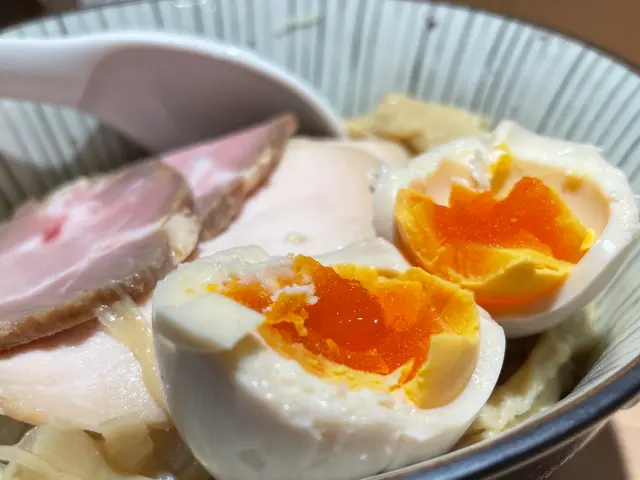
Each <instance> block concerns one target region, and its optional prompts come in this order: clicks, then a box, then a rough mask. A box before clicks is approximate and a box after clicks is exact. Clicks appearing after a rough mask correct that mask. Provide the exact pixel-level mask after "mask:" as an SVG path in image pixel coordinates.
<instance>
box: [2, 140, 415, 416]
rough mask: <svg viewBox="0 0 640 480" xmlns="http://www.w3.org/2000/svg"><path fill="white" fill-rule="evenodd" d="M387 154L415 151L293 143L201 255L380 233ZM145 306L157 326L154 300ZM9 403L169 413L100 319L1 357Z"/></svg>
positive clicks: (42, 409)
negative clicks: (378, 199)
mask: <svg viewBox="0 0 640 480" xmlns="http://www.w3.org/2000/svg"><path fill="white" fill-rule="evenodd" d="M381 159H384V160H385V161H388V162H390V163H403V162H406V161H407V160H408V157H407V156H406V153H404V152H403V151H402V150H399V149H397V148H396V147H395V146H393V145H390V144H387V143H383V142H380V143H375V142H340V143H336V142H333V141H332V142H321V141H311V140H299V139H294V140H292V141H291V142H289V146H288V147H287V150H286V154H285V155H284V157H283V159H282V161H281V163H280V164H279V165H278V166H277V167H276V169H275V170H274V172H273V173H272V175H271V176H270V178H269V181H268V182H267V183H265V184H264V185H263V186H262V187H261V188H259V189H258V190H257V191H256V192H255V193H254V194H253V196H252V197H251V198H250V199H249V201H248V203H247V204H246V206H245V208H244V209H243V210H242V212H241V213H240V215H239V217H238V219H237V220H236V221H235V222H234V223H233V224H232V225H231V227H230V228H229V229H228V230H227V231H226V232H225V233H224V234H223V235H221V236H219V237H218V238H216V239H214V240H212V241H209V242H204V243H201V244H200V246H201V250H202V252H201V254H207V253H212V252H213V251H215V250H217V249H222V248H229V247H233V246H240V245H247V244H257V245H260V246H262V247H263V248H265V249H266V250H267V251H269V252H270V253H272V254H278V253H289V252H292V253H307V254H315V253H321V252H324V251H328V250H332V249H335V248H336V247H338V246H340V245H344V244H347V243H349V242H351V241H356V240H359V239H365V238H368V237H370V236H372V235H373V227H372V226H371V223H372V218H371V216H372V199H371V193H370V190H369V181H368V174H369V171H370V169H371V167H374V166H376V165H378V164H379V163H380V162H381ZM292 234H293V235H292ZM296 234H297V236H296ZM139 303H140V317H141V318H142V320H143V321H144V322H147V325H149V327H150V314H149V312H150V308H149V304H148V303H144V302H139ZM0 408H1V409H2V411H3V412H4V413H5V414H7V415H10V416H11V417H14V418H16V419H19V420H22V421H26V422H28V423H32V424H39V423H43V422H45V421H47V420H50V419H52V418H61V419H65V420H69V421H72V422H74V423H76V424H77V423H79V424H81V425H84V426H87V427H88V428H90V427H91V426H92V425H93V426H95V425H99V424H100V423H102V422H104V421H107V420H109V419H112V418H116V417H119V416H122V415H126V414H132V413H136V414H138V415H139V416H140V418H141V419H143V420H144V421H145V422H149V423H160V422H163V421H166V420H168V419H167V417H166V414H165V412H164V411H163V409H162V408H161V406H158V403H156V402H155V401H154V399H153V397H152V396H151V395H150V393H149V392H148V390H147V389H146V387H145V384H144V381H143V375H142V371H141V367H140V364H139V363H138V362H137V361H136V358H135V357H134V355H133V353H132V351H131V350H130V349H129V348H127V347H126V346H125V345H123V344H122V343H120V342H119V341H118V340H116V339H115V338H114V337H112V336H111V335H109V334H108V333H107V332H105V331H104V330H103V329H102V328H101V327H100V325H99V324H98V323H97V322H92V323H88V324H85V325H82V326H80V327H77V328H75V329H73V330H70V331H67V332H62V333H60V334H58V335H56V336H55V337H51V338H49V339H45V340H44V341H40V342H39V343H34V344H31V345H25V346H24V347H22V348H21V349H19V350H17V351H14V352H10V353H8V354H5V355H4V357H1V358H0Z"/></svg>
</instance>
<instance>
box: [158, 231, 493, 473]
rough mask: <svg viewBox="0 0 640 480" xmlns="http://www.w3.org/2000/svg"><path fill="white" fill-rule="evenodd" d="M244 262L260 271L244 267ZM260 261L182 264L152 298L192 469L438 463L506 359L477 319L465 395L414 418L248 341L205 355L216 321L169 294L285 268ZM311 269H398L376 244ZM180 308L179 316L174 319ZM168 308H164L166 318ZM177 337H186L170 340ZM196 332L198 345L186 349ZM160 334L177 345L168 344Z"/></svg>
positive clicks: (405, 406)
mask: <svg viewBox="0 0 640 480" xmlns="http://www.w3.org/2000/svg"><path fill="white" fill-rule="evenodd" d="M250 257H253V262H259V263H253V264H252V261H251V259H250ZM265 257H266V254H264V253H263V254H260V253H259V252H258V250H254V251H253V253H252V254H247V250H244V249H234V252H232V254H231V255H230V254H229V252H223V253H222V255H221V256H220V257H217V256H216V255H214V256H212V257H208V258H207V259H204V260H203V261H196V262H194V263H192V264H188V265H184V267H185V268H179V269H178V271H176V272H174V273H172V274H171V275H170V276H169V277H168V278H167V279H166V280H164V281H163V282H162V284H161V285H160V286H159V287H158V289H157V290H156V293H155V295H154V326H155V327H159V328H155V329H154V330H155V343H156V349H157V350H156V352H157V356H158V361H159V366H160V371H161V375H162V379H163V382H164V385H165V389H166V394H167V399H168V404H169V408H170V411H171V415H172V417H173V420H174V422H175V424H176V426H177V428H178V430H179V431H180V433H181V435H182V436H183V438H184V439H185V441H186V443H187V444H188V445H189V447H190V448H191V450H192V451H193V453H194V455H195V456H196V458H197V459H198V460H199V461H200V462H201V463H202V464H203V465H204V466H205V467H206V468H207V469H208V470H209V471H210V472H211V473H212V474H213V475H214V476H215V477H216V479H217V480H254V479H255V480H258V479H259V480H294V479H296V480H332V479H336V480H338V479H341V480H346V479H358V478H364V477H367V476H369V475H373V474H376V473H379V472H381V471H385V470H390V469H395V468H399V467H402V466H405V465H408V464H411V463H415V462H419V461H422V460H426V459H429V458H432V457H434V456H437V455H440V454H443V453H445V452H447V451H448V450H449V449H450V448H451V447H452V446H453V444H454V443H455V442H456V441H457V440H458V439H459V438H460V436H461V435H462V434H463V433H464V431H465V430H466V429H467V427H468V425H469V424H470V423H471V422H472V421H473V419H474V418H475V416H476V415H477V413H478V412H479V410H480V408H481V407H482V406H483V405H484V403H485V402H486V401H487V399H488V397H489V395H490V394H491V391H492V390H493V388H494V386H495V384H496V382H497V380H498V376H499V373H500V369H501V367H502V361H503V358H504V349H505V339H504V333H503V331H502V329H501V327H500V326H499V325H497V324H496V323H495V322H493V321H492V320H491V318H490V317H489V316H488V314H487V313H486V312H484V311H483V310H481V309H480V343H479V357H478V362H477V365H476V369H475V371H474V373H473V375H472V377H471V379H470V381H469V384H468V385H467V387H466V388H465V389H464V390H463V392H462V393H461V394H460V395H459V396H458V397H457V398H456V399H455V400H454V401H452V402H451V403H449V404H448V405H446V406H444V407H440V408H436V409H430V410H420V409H417V408H416V407H415V406H414V405H413V404H412V403H411V402H410V401H408V400H407V399H406V398H405V397H404V396H403V395H391V394H387V393H382V392H373V391H371V390H368V389H359V390H349V389H347V388H346V387H344V386H337V385H335V384H331V383H329V382H327V381H324V380H322V379H320V378H318V377H316V376H314V375H311V374H310V373H307V372H306V371H305V370H304V369H303V368H302V367H301V366H300V365H299V364H298V363H297V362H295V361H293V360H289V359H285V358H283V357H281V356H280V355H279V354H277V353H276V352H274V351H273V350H272V349H270V348H269V347H267V346H266V344H265V343H264V342H263V341H262V339H261V338H260V337H259V336H258V335H256V334H255V333H254V332H253V331H251V332H248V333H247V335H246V336H245V337H244V338H242V339H240V340H239V341H238V343H237V344H236V345H235V347H234V348H233V349H232V350H229V351H227V352H222V353H221V351H220V350H219V349H217V350H216V349H215V348H212V349H211V350H208V349H207V348H206V345H208V344H209V343H208V341H207V340H206V338H207V337H211V342H213V343H211V344H210V345H212V346H214V344H215V345H219V343H215V342H216V339H215V338H213V337H216V329H217V328H218V326H217V323H216V321H217V320H218V319H217V318H216V314H215V310H212V311H211V312H210V314H211V327H210V328H208V329H204V327H203V325H202V324H201V323H199V322H198V321H196V322H193V323H191V320H190V318H191V317H192V315H191V314H190V308H191V307H190V306H189V303H190V300H186V297H182V293H180V292H183V291H184V289H185V283H187V284H188V283H190V282H199V281H213V282H214V283H215V282H220V281H221V280H222V279H223V278H224V277H225V276H226V275H227V274H229V272H236V273H237V272H240V271H242V272H249V271H253V272H259V271H260V269H264V265H266V264H271V265H273V264H275V263H277V262H286V261H288V259H283V258H280V259H270V260H268V262H267V263H264V262H265ZM219 258H222V259H223V260H222V261H220V260H219ZM267 258H268V257H267ZM240 259H242V260H243V261H241V260H240ZM317 259H318V260H319V261H320V262H321V263H323V264H325V265H330V264H335V263H345V262H348V263H354V264H359V265H375V266H377V267H380V268H388V269H394V270H398V271H402V270H405V269H406V268H408V264H407V263H406V261H405V260H404V259H403V258H402V256H401V255H400V254H399V253H398V251H397V250H396V249H395V248H394V247H393V246H392V245H390V244H389V243H388V242H385V241H384V240H374V241H372V242H365V243H361V244H357V245H353V246H349V247H346V248H344V249H341V250H339V251H336V252H333V253H331V254H328V255H324V256H319V257H317ZM274 262H275V263H274ZM256 267H258V268H256ZM187 270H188V271H187ZM206 295H207V296H211V297H219V295H217V294H206ZM185 300H186V301H185ZM181 305H184V308H183V311H184V315H182V316H181V315H180V314H177V313H176V307H178V308H177V309H178V310H179V309H180V306H181ZM167 307H171V308H173V309H174V310H173V311H172V313H171V315H168V316H167V315H165V313H164V312H165V310H166V309H167ZM239 307H241V306H240V305H239ZM242 308H244V307H242ZM245 310H246V309H245ZM243 311H244V310H242V309H239V310H238V312H239V313H238V314H239V315H242V312H243ZM252 313H254V314H255V312H252ZM256 315H257V314H256ZM258 316H260V315H258ZM227 318H228V321H232V319H231V318H229V317H227ZM162 324H174V326H175V325H176V324H178V325H177V327H175V328H174V327H170V328H165V327H163V325H162ZM179 328H183V329H184V330H185V331H186V332H188V333H187V334H185V335H181V334H180V333H176V330H177V329H179ZM204 330H206V331H204ZM198 332H200V334H201V335H200V337H201V338H200V339H199V340H198V341H196V342H194V343H193V344H191V345H189V342H190V339H192V338H193V335H194V334H196V333H198ZM167 333H168V334H169V335H176V338H167V336H166V335H165V334H167ZM202 339H204V340H202Z"/></svg>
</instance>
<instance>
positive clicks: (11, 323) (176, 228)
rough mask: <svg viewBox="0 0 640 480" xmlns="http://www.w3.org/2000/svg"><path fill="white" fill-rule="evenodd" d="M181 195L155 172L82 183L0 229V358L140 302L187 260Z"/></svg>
mask: <svg viewBox="0 0 640 480" xmlns="http://www.w3.org/2000/svg"><path fill="white" fill-rule="evenodd" d="M192 203H193V202H192V197H191V193H190V190H189V187H188V185H187V184H186V182H185V181H184V179H183V178H182V176H181V175H180V174H178V173H177V172H175V171H174V170H173V169H171V168H169V167H167V166H166V165H163V164H161V163H158V162H143V163H139V164H136V165H134V166H132V167H128V168H126V169H124V170H121V171H119V172H116V173H111V174H106V175H101V176H97V177H94V178H90V179H89V178H83V179H80V180H78V181H75V182H73V183H71V184H67V185H66V186H63V187H61V188H59V189H58V190H57V191H55V192H54V193H52V194H51V195H49V196H48V197H47V198H45V199H44V200H43V201H42V202H40V203H35V202H33V203H29V204H26V205H25V206H23V207H22V208H20V209H19V210H18V211H17V212H16V214H15V216H14V218H13V219H11V220H10V221H8V222H6V223H5V224H3V225H2V226H0V252H1V253H0V271H2V272H3V275H2V276H0V350H6V349H9V348H13V347H15V346H18V345H21V344H25V343H29V342H31V341H33V340H36V339H39V338H42V337H46V336H49V335H53V334H55V333H57V332H59V331H61V330H65V329H68V328H71V327H74V326H76V325H78V324H80V323H83V322H86V321H88V320H91V319H93V318H95V308H96V307H98V306H100V305H104V304H107V305H108V304H109V303H110V302H113V301H115V300H117V299H118V298H119V297H120V295H121V293H123V292H124V293H126V294H128V295H130V296H131V297H133V298H140V297H142V296H143V295H146V294H148V293H149V292H150V291H152V290H153V288H154V287H155V284H156V282H157V281H158V280H159V279H160V278H162V277H163V276H164V275H165V274H166V273H167V272H168V271H169V270H171V269H172V268H174V267H175V265H177V264H178V263H179V262H181V261H182V260H183V259H185V258H186V257H187V256H188V255H190V254H191V252H192V251H193V249H194V248H195V245H196V243H197V238H198V232H199V224H198V220H197V218H196V216H195V214H194V213H193V209H192Z"/></svg>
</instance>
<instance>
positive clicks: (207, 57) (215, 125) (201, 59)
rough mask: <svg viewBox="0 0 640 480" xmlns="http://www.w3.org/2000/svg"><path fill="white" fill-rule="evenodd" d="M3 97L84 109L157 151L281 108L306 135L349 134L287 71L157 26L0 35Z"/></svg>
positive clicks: (241, 124) (238, 125)
mask: <svg viewBox="0 0 640 480" xmlns="http://www.w3.org/2000/svg"><path fill="white" fill-rule="evenodd" d="M0 98H12V99H18V100H29V101H36V102H44V103H54V104H59V105H64V106H68V107H72V108H76V109H78V110H83V111H85V112H88V113H91V114H93V115H95V116H96V117H97V118H99V119H100V120H102V121H103V122H104V123H106V124H108V125H110V126H111V127H113V128H114V129H116V130H118V131H120V132H121V133H123V134H125V135H127V136H129V137H130V138H131V139H133V140H135V141H137V142H138V143H140V144H141V145H142V146H144V147H146V148H147V149H149V150H151V151H152V152H160V151H165V150H169V149H173V148H177V147H180V146H184V145H186V144H189V143H193V142H197V141H200V140H204V139H208V138H211V137H215V136H217V135H221V134H224V133H227V132H230V131H232V130H235V129H238V128H241V127H244V126H247V125H249V124H252V123H256V122H259V121H261V120H264V119H266V118H267V117H269V116H271V115H275V114H279V113H283V112H285V111H288V112H292V113H295V114H296V115H297V116H298V118H299V120H300V125H301V129H300V130H301V132H302V133H305V134H311V135H323V136H324V135H331V136H334V135H338V136H340V135H342V133H343V130H342V126H341V120H340V117H339V116H338V115H337V114H336V113H335V112H334V111H333V110H332V108H331V107H330V106H329V104H328V102H327V101H326V100H325V99H323V98H322V97H321V96H320V95H319V94H318V93H317V92H315V91H314V90H313V89H312V88H310V87H309V86H307V85H306V84H304V83H303V82H301V81H300V80H298V79H297V78H295V77H294V76H292V75H291V74H289V73H287V72H285V71H283V70H281V69H279V68H277V67H275V66H273V65H271V64H270V63H268V62H266V61H264V60H262V59H261V58H260V57H258V56H256V55H254V54H252V53H249V52H246V51H243V50H240V49H238V48H236V47H233V46H229V45H223V44H219V43H215V42H212V41H209V40H205V39H199V38H195V37H188V36H182V35H173V34H167V33H159V32H110V33H100V34H95V35H88V36H80V37H73V38H61V39H46V40H39V39H9V38H7V39H0Z"/></svg>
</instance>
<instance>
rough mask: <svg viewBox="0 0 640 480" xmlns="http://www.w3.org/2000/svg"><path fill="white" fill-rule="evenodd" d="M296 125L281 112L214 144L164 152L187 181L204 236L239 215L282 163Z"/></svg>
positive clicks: (167, 162)
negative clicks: (256, 188)
mask: <svg viewBox="0 0 640 480" xmlns="http://www.w3.org/2000/svg"><path fill="white" fill-rule="evenodd" d="M297 128H298V121H297V120H296V118H295V117H294V116H293V115H281V116H279V117H276V118H274V119H271V120H268V121H266V122H263V123H261V124H258V125H255V126H252V127H250V128H247V129H245V130H242V131H240V132H235V133H232V134H230V135H227V136H225V137H223V138H220V139H217V140H216V141H215V142H208V143H203V144H200V145H196V146H192V147H189V148H187V149H183V150H179V151H177V152H174V153H170V154H168V155H165V156H163V158H162V161H163V162H164V163H166V164H167V165H170V166H171V167H173V168H175V169H176V170H178V171H179V172H180V173H182V174H183V175H184V177H185V178H186V179H187V181H188V182H189V187H191V191H192V192H193V196H194V198H195V203H196V210H197V212H198V214H199V216H200V218H201V221H202V232H201V238H202V239H203V240H206V239H209V238H212V237H214V236H215V235H217V234H219V233H220V232H222V231H223V230H224V229H225V228H227V227H228V226H229V224H230V223H231V222H232V221H233V219H234V218H235V217H236V216H237V215H238V214H239V213H240V210H241V208H242V206H243V203H244V200H245V198H246V196H247V195H248V194H249V193H251V191H252V190H253V189H254V188H255V187H256V186H257V185H258V184H260V183H262V182H263V181H264V179H265V178H266V177H267V175H268V174H269V172H270V171H271V170H272V169H273V167H274V166H275V165H276V164H277V163H278V161H279V160H280V157H281V156H282V152H283V151H284V148H285V146H286V145H287V141H288V140H289V137H290V136H291V135H293V134H294V133H295V131H296V130H297Z"/></svg>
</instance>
